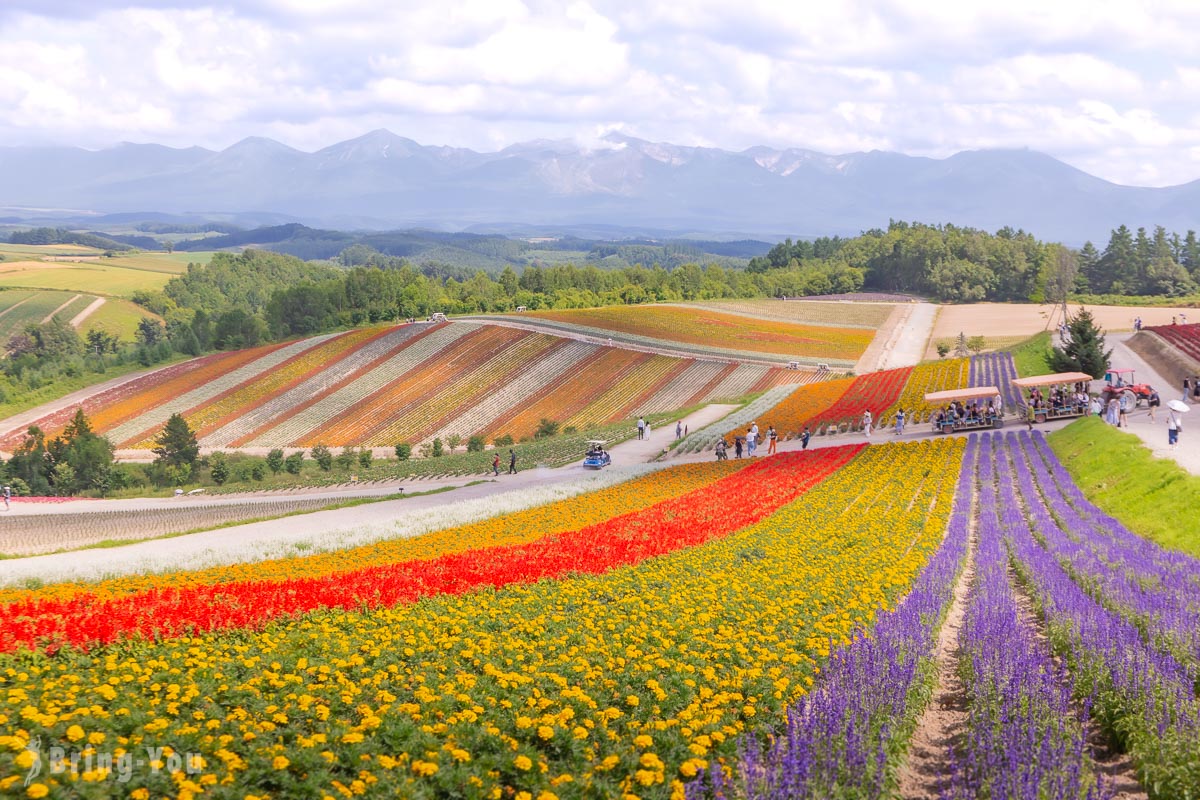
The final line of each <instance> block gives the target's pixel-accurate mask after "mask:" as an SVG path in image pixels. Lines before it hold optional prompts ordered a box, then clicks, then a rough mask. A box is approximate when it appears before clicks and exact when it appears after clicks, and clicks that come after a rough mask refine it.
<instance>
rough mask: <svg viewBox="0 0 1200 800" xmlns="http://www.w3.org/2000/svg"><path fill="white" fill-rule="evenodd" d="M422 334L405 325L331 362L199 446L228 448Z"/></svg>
mask: <svg viewBox="0 0 1200 800" xmlns="http://www.w3.org/2000/svg"><path fill="white" fill-rule="evenodd" d="M424 330H426V328H425V327H424V326H421V325H404V326H401V327H399V328H395V329H393V330H392V331H389V332H388V333H387V334H386V335H384V336H381V337H379V338H378V339H375V340H373V341H371V342H368V343H367V344H365V345H363V346H362V347H359V348H358V349H356V350H354V351H353V352H351V353H348V354H347V355H346V356H345V357H343V358H341V359H339V360H337V361H335V362H333V363H332V364H330V365H329V366H327V367H326V368H325V369H323V370H321V371H320V372H318V373H317V374H315V375H313V376H312V377H311V378H308V379H307V380H305V381H304V382H302V383H300V384H298V385H296V386H295V387H293V388H291V389H289V390H287V391H286V392H284V393H282V394H280V395H279V396H278V397H275V398H273V399H271V400H268V401H267V402H265V403H263V404H262V405H259V406H256V407H254V408H251V409H249V410H248V411H246V413H245V414H242V415H241V416H240V417H238V418H237V419H235V420H233V421H231V422H229V423H228V424H226V425H224V426H222V427H221V428H218V429H217V430H215V431H213V432H212V433H210V434H209V435H208V436H205V437H204V438H203V439H202V440H201V442H200V444H202V445H203V446H205V447H229V446H230V445H231V444H233V443H234V442H236V441H237V440H238V439H240V438H242V437H243V436H247V435H249V434H251V433H253V432H254V431H255V430H257V429H258V428H259V427H261V426H263V425H266V424H267V423H269V422H270V421H271V420H273V419H275V418H276V417H278V416H279V415H280V414H283V413H285V412H286V411H288V409H291V408H294V407H295V406H297V405H299V404H301V403H303V402H304V401H306V400H308V399H310V398H312V397H314V396H316V395H320V394H324V392H325V390H326V388H327V387H328V386H330V385H331V384H335V383H337V382H338V381H340V380H343V379H344V378H346V377H348V376H350V375H353V374H354V373H355V372H357V371H358V370H360V369H362V368H363V367H365V366H367V365H368V364H370V363H371V362H372V361H374V360H375V359H377V358H379V357H380V356H383V355H384V354H386V353H387V352H388V351H389V350H392V349H393V348H395V347H397V346H398V345H400V344H402V343H403V342H405V341H407V340H408V339H411V338H412V337H413V336H416V335H417V334H419V333H421V332H423V331H424Z"/></svg>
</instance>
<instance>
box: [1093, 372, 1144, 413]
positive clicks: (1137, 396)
mask: <svg viewBox="0 0 1200 800" xmlns="http://www.w3.org/2000/svg"><path fill="white" fill-rule="evenodd" d="M1104 380H1105V381H1107V385H1106V386H1105V387H1104V389H1103V390H1102V391H1101V394H1100V399H1101V400H1102V401H1103V402H1104V404H1105V405H1108V401H1109V400H1111V399H1112V398H1114V397H1115V398H1117V399H1118V400H1120V399H1121V397H1122V396H1124V397H1125V399H1126V403H1127V407H1128V408H1136V407H1137V406H1139V405H1141V404H1142V401H1143V400H1149V399H1150V393H1151V392H1153V391H1154V387H1153V386H1151V385H1150V384H1148V383H1137V382H1136V381H1135V380H1134V377H1133V370H1131V369H1110V370H1109V371H1108V372H1106V373H1104Z"/></svg>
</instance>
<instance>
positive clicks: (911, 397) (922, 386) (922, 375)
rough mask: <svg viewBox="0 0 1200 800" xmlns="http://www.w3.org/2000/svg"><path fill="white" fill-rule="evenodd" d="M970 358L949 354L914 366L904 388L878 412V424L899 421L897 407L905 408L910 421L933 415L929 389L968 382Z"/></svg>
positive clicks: (959, 387)
mask: <svg viewBox="0 0 1200 800" xmlns="http://www.w3.org/2000/svg"><path fill="white" fill-rule="evenodd" d="M969 376H970V360H969V359H966V358H949V359H942V360H938V361H927V362H925V363H922V364H918V365H917V366H915V367H913V368H912V374H910V375H909V377H908V380H907V381H906V382H905V384H904V391H902V392H900V396H899V397H897V398H896V400H895V402H894V403H892V404H891V405H890V406H888V407H887V410H886V411H884V412H882V413H880V414H878V415H876V418H875V424H876V425H878V426H880V427H883V426H884V425H889V426H890V425H892V424H894V423H895V421H896V411H897V410H898V409H901V408H903V409H904V416H905V420H906V422H908V423H910V424H914V425H915V424H917V423H920V422H924V421H925V420H927V419H929V417H930V416H931V415H932V414H933V412H934V411H936V409H935V408H934V407H932V406H930V405H929V404H928V403H926V402H925V394H926V393H927V392H941V391H945V390H947V389H962V388H964V387H966V386H968V383H967V379H968V377H969Z"/></svg>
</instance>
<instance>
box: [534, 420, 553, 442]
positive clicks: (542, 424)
mask: <svg viewBox="0 0 1200 800" xmlns="http://www.w3.org/2000/svg"><path fill="white" fill-rule="evenodd" d="M558 428H559V423H558V422H556V421H554V420H552V419H547V418H546V417H542V418H541V420H540V421H539V422H538V426H537V430H536V431H534V433H533V438H535V439H546V438H549V437H551V436H557V435H558Z"/></svg>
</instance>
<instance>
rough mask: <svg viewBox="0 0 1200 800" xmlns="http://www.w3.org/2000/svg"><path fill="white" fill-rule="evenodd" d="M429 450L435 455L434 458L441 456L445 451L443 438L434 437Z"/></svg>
mask: <svg viewBox="0 0 1200 800" xmlns="http://www.w3.org/2000/svg"><path fill="white" fill-rule="evenodd" d="M429 452H430V453H431V454H432V455H433V457H434V458H441V457H442V456H443V455H444V453H445V451H444V450H443V449H442V440H441V439H434V440H433V445H432V446H431V449H430V451H429Z"/></svg>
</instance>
